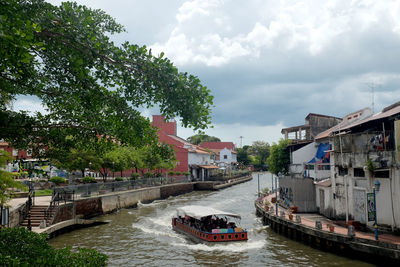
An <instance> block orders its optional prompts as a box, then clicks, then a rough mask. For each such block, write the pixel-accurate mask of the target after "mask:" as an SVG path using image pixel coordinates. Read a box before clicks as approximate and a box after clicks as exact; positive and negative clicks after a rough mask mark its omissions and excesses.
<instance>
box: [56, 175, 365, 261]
mask: <svg viewBox="0 0 400 267" xmlns="http://www.w3.org/2000/svg"><path fill="white" fill-rule="evenodd" d="M259 181H260V188H265V187H269V188H271V175H270V174H269V173H263V174H260V179H259ZM257 187H258V175H257V174H253V180H251V181H249V182H246V183H242V184H239V185H236V186H232V187H229V188H227V189H224V190H221V191H212V192H211V191H202V192H199V191H197V192H192V193H189V194H185V195H182V196H177V197H170V198H168V199H165V200H158V201H154V202H152V203H149V204H139V205H138V207H137V208H134V209H122V210H120V211H119V212H116V213H113V214H109V215H105V216H102V217H101V218H100V219H101V220H105V221H109V223H108V224H104V225H99V226H95V227H90V228H85V229H80V230H76V231H73V232H70V233H66V234H63V235H60V236H58V237H56V238H54V239H51V240H50V241H49V243H50V244H51V245H53V246H54V247H57V248H62V247H65V246H67V245H69V246H72V247H86V248H94V249H97V250H98V251H100V252H102V253H105V254H106V255H107V256H108V257H109V266H282V265H285V266H324V267H326V266H352V267H355V266H372V265H369V264H367V263H365V262H362V261H358V260H352V259H349V258H345V257H340V256H336V255H334V254H331V253H327V252H322V251H320V250H317V249H313V248H311V247H309V246H307V245H304V244H302V243H299V242H296V241H292V240H290V239H287V238H285V237H283V236H280V235H278V234H276V233H275V232H273V231H272V230H271V229H269V227H267V226H263V225H262V223H261V220H260V219H259V218H258V217H256V215H255V208H254V200H255V198H256V192H257ZM185 205H204V206H210V207H213V208H217V209H221V210H225V211H231V212H235V213H239V214H241V215H242V222H241V224H242V227H243V228H246V229H247V230H248V232H249V233H248V236H249V240H248V241H247V242H237V243H229V244H226V243H225V244H197V243H195V242H193V241H191V240H190V239H188V238H186V237H185V236H184V235H181V234H179V233H176V232H175V231H173V230H172V228H171V217H172V216H173V215H174V213H175V210H176V208H177V207H180V206H185Z"/></svg>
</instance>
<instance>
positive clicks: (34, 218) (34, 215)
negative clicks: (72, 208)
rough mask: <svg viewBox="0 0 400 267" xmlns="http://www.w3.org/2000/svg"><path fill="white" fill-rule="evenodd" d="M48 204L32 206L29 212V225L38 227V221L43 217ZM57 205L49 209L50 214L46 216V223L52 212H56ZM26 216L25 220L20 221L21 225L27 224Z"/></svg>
mask: <svg viewBox="0 0 400 267" xmlns="http://www.w3.org/2000/svg"><path fill="white" fill-rule="evenodd" d="M47 208H48V206H40V205H37V206H32V208H31V210H30V213H31V227H39V225H40V223H41V222H42V221H43V220H44V219H45V211H46V210H47ZM56 210H57V207H54V206H53V207H52V208H51V210H50V216H49V217H48V218H47V221H46V224H47V225H48V224H49V223H50V222H51V220H52V218H53V215H54V213H55V212H56ZM28 218H29V216H27V217H26V218H25V220H24V221H23V222H22V223H21V225H22V226H25V227H27V226H28Z"/></svg>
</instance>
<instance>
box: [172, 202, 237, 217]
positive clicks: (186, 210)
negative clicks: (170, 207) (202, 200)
mask: <svg viewBox="0 0 400 267" xmlns="http://www.w3.org/2000/svg"><path fill="white" fill-rule="evenodd" d="M177 211H178V215H188V216H190V217H192V218H195V219H198V220H201V218H204V217H207V216H212V215H215V216H229V217H234V218H239V219H240V218H241V217H240V215H239V214H236V213H230V212H226V211H222V210H217V209H214V208H210V207H204V206H196V205H191V206H184V207H180V208H178V209H177Z"/></svg>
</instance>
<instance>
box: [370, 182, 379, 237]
mask: <svg viewBox="0 0 400 267" xmlns="http://www.w3.org/2000/svg"><path fill="white" fill-rule="evenodd" d="M380 187H381V183H380V182H379V181H378V180H375V184H374V187H372V189H373V192H374V213H375V216H374V218H375V223H374V230H375V240H378V239H379V237H378V219H377V212H376V194H377V193H378V192H379V189H380Z"/></svg>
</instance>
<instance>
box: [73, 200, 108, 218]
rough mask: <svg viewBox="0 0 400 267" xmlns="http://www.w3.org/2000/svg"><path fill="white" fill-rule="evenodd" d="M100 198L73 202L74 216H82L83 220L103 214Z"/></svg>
mask: <svg viewBox="0 0 400 267" xmlns="http://www.w3.org/2000/svg"><path fill="white" fill-rule="evenodd" d="M101 203H102V202H101V198H100V197H96V198H87V199H79V200H77V201H75V210H76V213H75V214H76V215H82V216H83V217H84V218H91V217H94V216H97V215H101V214H103V211H102V205H101Z"/></svg>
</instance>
